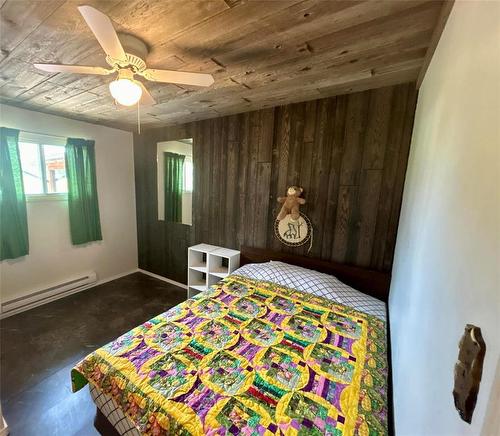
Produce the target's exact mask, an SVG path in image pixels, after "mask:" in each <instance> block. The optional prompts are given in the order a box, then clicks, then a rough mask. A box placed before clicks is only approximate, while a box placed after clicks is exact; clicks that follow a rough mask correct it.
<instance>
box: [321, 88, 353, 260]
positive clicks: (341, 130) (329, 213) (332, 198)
mask: <svg viewBox="0 0 500 436" xmlns="http://www.w3.org/2000/svg"><path fill="white" fill-rule="evenodd" d="M347 101H348V97H347V96H338V97H336V98H335V100H334V102H335V112H334V114H333V116H334V119H332V128H333V138H332V140H333V144H332V153H331V157H330V166H329V171H328V172H329V178H328V188H327V200H326V204H325V211H324V215H323V219H322V221H321V222H322V223H323V228H322V229H321V232H322V233H323V237H322V240H321V258H322V259H330V257H331V251H332V245H333V238H334V233H335V225H334V223H335V217H336V215H337V206H338V199H339V185H340V167H341V163H342V154H343V152H344V135H345V119H346V108H347Z"/></svg>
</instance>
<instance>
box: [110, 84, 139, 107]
mask: <svg viewBox="0 0 500 436" xmlns="http://www.w3.org/2000/svg"><path fill="white" fill-rule="evenodd" d="M109 91H110V92H111V95H112V96H113V98H114V99H115V100H116V101H117V102H118V103H120V104H121V105H123V106H132V105H134V104H136V103H137V102H138V101H139V100H140V98H141V96H142V88H141V87H140V86H139V85H138V84H137V83H135V81H133V80H130V79H117V80H113V81H112V82H111V83H110V84H109Z"/></svg>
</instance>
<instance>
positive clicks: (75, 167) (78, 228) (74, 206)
mask: <svg viewBox="0 0 500 436" xmlns="http://www.w3.org/2000/svg"><path fill="white" fill-rule="evenodd" d="M65 157H66V177H67V179H68V209H69V224H70V230H71V241H72V242H73V245H78V244H85V243H87V242H91V241H100V240H102V235H101V221H100V219H99V202H98V199H97V181H96V174H95V151H94V141H90V140H85V139H79V138H68V140H67V142H66V153H65Z"/></svg>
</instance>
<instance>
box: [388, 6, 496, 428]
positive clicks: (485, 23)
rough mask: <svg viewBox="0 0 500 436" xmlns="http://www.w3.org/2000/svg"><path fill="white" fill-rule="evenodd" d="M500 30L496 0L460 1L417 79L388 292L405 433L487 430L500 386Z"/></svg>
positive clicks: (397, 401)
mask: <svg viewBox="0 0 500 436" xmlns="http://www.w3.org/2000/svg"><path fill="white" fill-rule="evenodd" d="M499 42H500V3H499V2H484V1H471V2H463V1H458V2H456V3H455V6H454V7H453V10H452V12H451V15H450V17H449V20H448V23H447V25H446V28H445V30H444V33H443V35H442V37H441V40H440V42H439V45H438V48H437V51H436V52H435V54H434V57H433V60H432V62H431V65H430V68H429V70H428V72H427V75H426V77H425V80H424V82H423V86H422V87H421V89H420V93H419V98H418V104H417V112H416V119H415V127H414V132H413V139H412V145H411V152H410V158H409V162H408V172H407V176H406V182H405V189H404V198H403V206H402V211H401V219H400V224H399V232H398V238H397V246H396V253H395V261H394V268H393V278H392V286H391V293H390V301H389V312H390V321H391V340H392V364H393V380H394V408H395V427H396V434H397V435H479V434H481V431H482V430H483V429H484V428H485V427H484V426H485V425H486V422H485V416H486V410H487V407H488V400H489V398H490V394H491V398H492V399H493V398H494V397H495V395H494V393H493V392H492V386H493V380H494V375H495V369H496V367H497V362H498V358H499V350H500V339H499V336H500V325H499V318H500V302H499V297H500V285H499V270H500V255H499V246H500V239H499V234H500V179H499V174H500V154H499V153H500V134H499V125H500V48H499V47H500V46H499ZM467 323H472V324H475V325H477V326H479V327H481V330H482V333H483V337H484V339H485V342H486V345H487V351H486V359H485V362H484V372H483V378H482V382H481V388H480V392H479V396H478V401H477V406H476V410H475V412H474V416H473V420H472V424H471V425H469V424H467V423H465V422H464V421H462V420H461V419H460V418H459V415H458V413H457V412H456V410H455V407H454V404H453V396H452V390H453V369H454V364H455V361H456V359H457V356H458V341H459V339H460V337H461V335H462V333H463V330H464V327H465V324H467ZM497 389H498V384H497ZM496 398H498V395H497V396H496ZM496 407H497V408H496V414H498V413H499V410H500V409H499V408H498V407H499V406H498V405H497V406H496ZM489 416H491V417H493V414H491V415H489ZM490 428H491V427H490ZM483 434H486V431H485V433H483Z"/></svg>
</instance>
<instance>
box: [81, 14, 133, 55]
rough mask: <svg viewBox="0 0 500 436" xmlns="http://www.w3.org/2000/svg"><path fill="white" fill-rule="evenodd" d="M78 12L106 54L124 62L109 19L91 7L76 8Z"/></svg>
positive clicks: (122, 52)
mask: <svg viewBox="0 0 500 436" xmlns="http://www.w3.org/2000/svg"><path fill="white" fill-rule="evenodd" d="M78 10H79V11H80V14H82V16H83V18H84V19H85V21H86V22H87V25H88V26H89V27H90V30H92V32H93V33H94V35H95V37H96V38H97V41H99V44H101V47H102V48H103V49H104V51H105V52H106V54H108V55H109V56H111V57H112V58H113V59H117V60H120V61H125V60H126V56H125V51H124V50H123V47H122V44H121V42H120V40H119V39H118V35H117V34H116V31H115V28H114V27H113V24H112V23H111V20H110V19H109V17H108V16H107V15H104V14H103V13H102V12H101V11H98V10H97V9H95V8H93V7H92V6H78Z"/></svg>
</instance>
